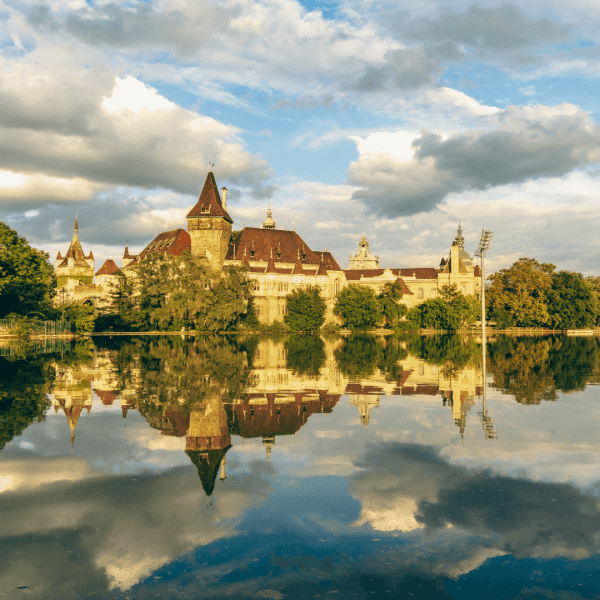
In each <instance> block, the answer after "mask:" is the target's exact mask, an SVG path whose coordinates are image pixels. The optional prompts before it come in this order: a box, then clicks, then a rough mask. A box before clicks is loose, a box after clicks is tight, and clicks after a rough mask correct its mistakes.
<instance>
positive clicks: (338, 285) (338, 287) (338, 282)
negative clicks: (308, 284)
mask: <svg viewBox="0 0 600 600" xmlns="http://www.w3.org/2000/svg"><path fill="white" fill-rule="evenodd" d="M334 291H335V294H336V296H337V295H338V294H339V293H340V280H339V279H336V280H335V285H334Z"/></svg>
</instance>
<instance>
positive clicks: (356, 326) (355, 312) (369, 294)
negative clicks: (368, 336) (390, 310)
mask: <svg viewBox="0 0 600 600" xmlns="http://www.w3.org/2000/svg"><path fill="white" fill-rule="evenodd" d="M334 312H335V314H337V315H340V316H341V317H342V320H343V321H344V325H345V326H346V327H348V328H349V329H352V330H361V329H370V328H372V327H374V326H375V325H376V324H377V323H378V322H379V321H380V320H381V313H380V311H379V303H378V301H377V296H376V295H375V292H374V291H373V290H372V289H371V288H370V287H365V286H359V285H349V286H347V287H345V288H344V289H343V290H342V291H341V292H340V293H339V294H338V297H337V302H336V304H335V308H334Z"/></svg>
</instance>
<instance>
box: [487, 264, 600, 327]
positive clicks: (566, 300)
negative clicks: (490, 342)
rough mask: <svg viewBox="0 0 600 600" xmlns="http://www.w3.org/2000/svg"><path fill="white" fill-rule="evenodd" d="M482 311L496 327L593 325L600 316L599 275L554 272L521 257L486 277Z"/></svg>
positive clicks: (548, 266)
mask: <svg viewBox="0 0 600 600" xmlns="http://www.w3.org/2000/svg"><path fill="white" fill-rule="evenodd" d="M488 281H490V285H489V286H487V287H486V310H487V314H488V318H489V319H490V320H492V321H494V322H495V323H496V327H497V328H500V329H504V328H506V327H549V328H553V329H577V328H585V327H593V326H594V325H596V324H597V323H598V319H599V317H600V301H599V299H600V277H587V278H586V277H584V276H583V275H582V274H581V273H574V272H571V271H556V266H555V265H552V264H550V263H539V262H538V261H537V260H535V259H533V258H521V259H519V260H518V261H517V262H515V263H514V264H513V265H512V266H511V267H509V268H508V269H502V270H500V271H498V272H497V273H493V274H492V275H490V276H489V277H488Z"/></svg>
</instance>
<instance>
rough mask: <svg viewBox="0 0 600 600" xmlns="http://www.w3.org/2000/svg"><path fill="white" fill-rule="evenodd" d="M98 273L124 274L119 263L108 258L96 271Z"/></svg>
mask: <svg viewBox="0 0 600 600" xmlns="http://www.w3.org/2000/svg"><path fill="white" fill-rule="evenodd" d="M96 275H123V273H122V271H121V269H119V267H117V263H116V262H115V261H114V260H112V259H111V258H108V259H107V260H105V261H104V264H103V265H102V266H101V267H100V268H99V269H98V271H96Z"/></svg>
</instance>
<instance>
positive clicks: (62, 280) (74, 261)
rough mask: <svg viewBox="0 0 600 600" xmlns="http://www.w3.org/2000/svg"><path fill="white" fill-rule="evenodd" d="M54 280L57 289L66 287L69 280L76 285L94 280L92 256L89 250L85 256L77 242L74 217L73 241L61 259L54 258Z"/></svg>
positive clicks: (77, 235) (77, 227) (77, 234)
mask: <svg viewBox="0 0 600 600" xmlns="http://www.w3.org/2000/svg"><path fill="white" fill-rule="evenodd" d="M54 270H55V272H56V280H57V285H58V287H59V288H60V287H63V286H66V285H67V284H68V282H69V280H72V281H73V282H74V284H75V285H77V284H80V285H81V284H83V285H85V284H90V283H92V281H93V280H94V255H93V254H92V251H91V250H90V253H89V254H88V256H86V255H85V254H84V252H83V249H82V247H81V243H80V241H79V226H78V224H77V217H75V226H74V227H73V239H72V240H71V244H70V245H69V249H68V250H67V254H66V255H65V257H64V258H63V257H62V256H60V252H59V256H57V257H56V267H55V269H54Z"/></svg>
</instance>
